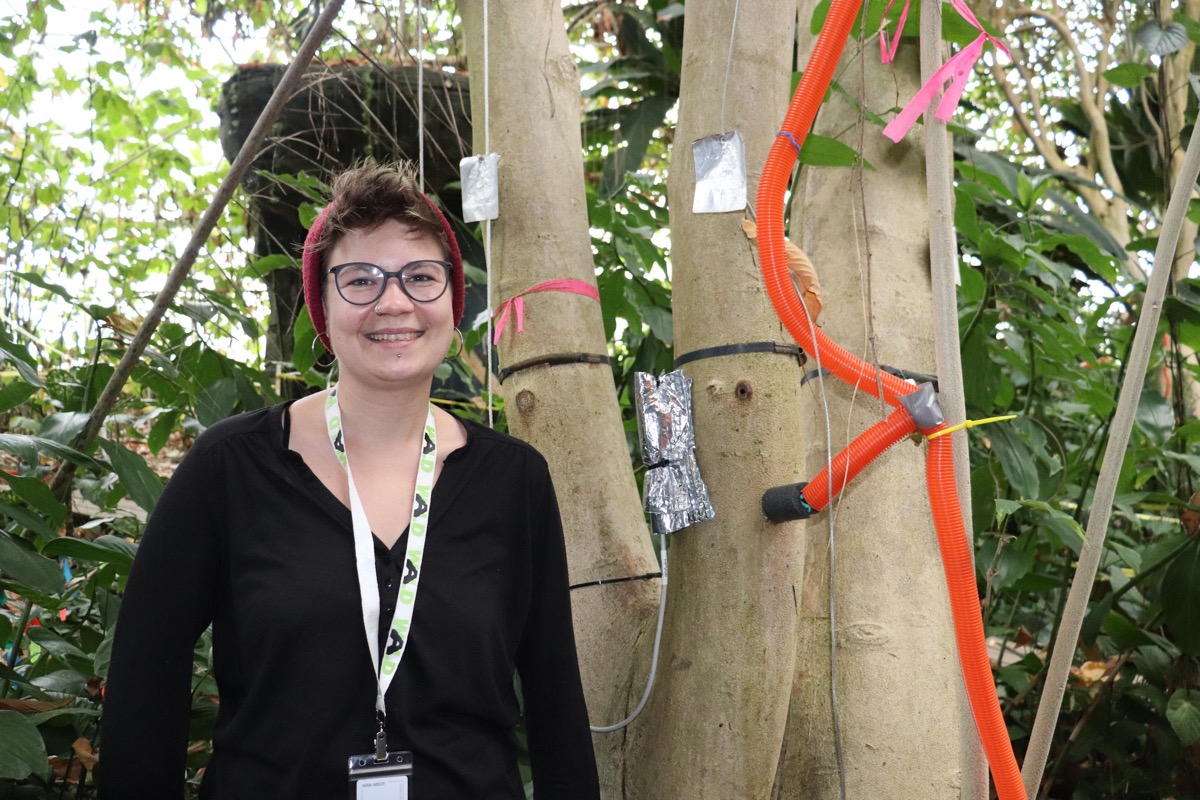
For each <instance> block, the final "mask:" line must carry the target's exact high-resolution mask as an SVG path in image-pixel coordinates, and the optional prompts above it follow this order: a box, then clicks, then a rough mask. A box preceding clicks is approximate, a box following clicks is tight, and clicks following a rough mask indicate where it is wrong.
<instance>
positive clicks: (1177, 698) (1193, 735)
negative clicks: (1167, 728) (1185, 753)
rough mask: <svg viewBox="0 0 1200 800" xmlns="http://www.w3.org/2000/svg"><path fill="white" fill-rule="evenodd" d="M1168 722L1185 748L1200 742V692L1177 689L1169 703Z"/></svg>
mask: <svg viewBox="0 0 1200 800" xmlns="http://www.w3.org/2000/svg"><path fill="white" fill-rule="evenodd" d="M1167 721H1168V722H1170V723H1171V727H1172V728H1173V729H1174V730H1175V735H1176V736H1178V737H1179V743H1180V744H1181V745H1183V746H1184V747H1191V746H1192V745H1194V744H1195V743H1196V742H1200V691H1197V690H1195V689H1176V690H1175V692H1174V693H1173V694H1172V695H1171V699H1170V700H1169V701H1167Z"/></svg>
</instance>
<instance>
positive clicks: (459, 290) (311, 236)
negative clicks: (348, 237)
mask: <svg viewBox="0 0 1200 800" xmlns="http://www.w3.org/2000/svg"><path fill="white" fill-rule="evenodd" d="M421 199H422V200H424V201H425V204H426V205H428V206H429V207H430V208H431V209H432V210H433V213H434V214H435V215H436V216H437V218H438V221H439V222H441V223H442V231H443V232H444V233H445V234H446V245H447V246H448V247H449V249H450V291H451V293H452V294H451V300H452V302H453V306H454V326H455V327H458V326H459V324H461V323H462V318H463V301H464V296H465V292H466V288H465V285H464V282H463V265H462V252H461V251H459V249H458V240H457V239H455V238H454V231H452V230H451V229H450V223H449V222H447V221H446V216H445V215H444V214H443V213H442V212H441V209H439V208H438V207H437V205H435V204H434V202H433V201H432V200H430V199H429V198H428V197H426V196H425V195H423V194H422V195H421ZM333 205H334V204H333V203H332V202H331V203H330V204H329V205H327V206H325V208H323V209H322V210H321V213H320V214H318V215H317V218H316V219H315V220H313V224H312V227H311V228H309V229H308V236H306V237H305V238H304V256H303V275H304V304H305V305H306V306H308V316H309V318H310V319H312V324H313V328H314V329H316V331H317V338H319V339H320V340H321V344H323V345H324V346H325V349H326V350H327V351H329V352H330V353H332V352H333V345H332V344H330V342H329V332H328V330H326V326H325V303H324V301H323V300H322V298H321V257H320V255H318V254H317V252H316V251H315V250H314V247H315V246H316V244H317V242H318V241H319V240H320V238H321V231H322V229H324V227H325V220H326V219H327V218H328V217H329V211H330V209H332V208H333Z"/></svg>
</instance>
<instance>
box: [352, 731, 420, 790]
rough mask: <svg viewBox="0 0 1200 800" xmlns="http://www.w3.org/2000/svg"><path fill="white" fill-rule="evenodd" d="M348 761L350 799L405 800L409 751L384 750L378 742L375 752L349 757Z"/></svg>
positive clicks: (408, 770)
mask: <svg viewBox="0 0 1200 800" xmlns="http://www.w3.org/2000/svg"><path fill="white" fill-rule="evenodd" d="M380 756H382V758H380ZM349 762H350V763H349V780H350V794H349V798H350V800H408V778H409V776H410V775H412V771H413V756H412V753H411V752H409V751H408V750H387V749H386V745H384V744H381V743H379V742H377V743H376V752H374V753H364V754H363V755H360V756H350V759H349Z"/></svg>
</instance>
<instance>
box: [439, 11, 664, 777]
mask: <svg viewBox="0 0 1200 800" xmlns="http://www.w3.org/2000/svg"><path fill="white" fill-rule="evenodd" d="M460 9H461V10H462V13H463V22H464V28H465V31H466V38H467V49H468V56H469V60H470V64H471V65H472V67H473V69H472V76H471V80H472V93H471V99H472V114H473V121H474V139H475V152H476V153H483V152H485V127H486V126H489V125H490V132H491V148H492V150H493V151H495V152H497V153H499V154H500V175H499V178H500V184H499V185H500V203H501V207H500V218H499V219H498V220H496V221H495V222H494V223H493V239H492V253H491V263H492V272H493V278H492V280H493V283H494V289H493V295H492V296H493V298H494V301H495V303H497V304H500V303H502V302H503V301H505V300H507V299H508V298H510V297H512V296H514V295H516V294H517V293H519V292H523V291H525V290H527V289H529V288H531V287H533V286H535V285H536V284H538V283H541V282H543V281H547V280H553V279H562V278H566V279H575V280H580V281H586V282H588V283H591V284H592V285H595V271H594V267H593V264H592V250H591V240H590V237H589V233H588V219H587V206H586V203H585V197H584V180H583V164H582V161H581V159H580V156H579V154H580V152H581V149H582V144H581V140H580V130H579V125H580V110H579V78H578V75H577V73H576V69H575V60H574V58H573V57H572V56H571V54H570V53H569V52H568V49H567V37H566V29H565V27H564V21H563V16H562V9H561V6H560V4H559V3H557V2H555V0H505V1H504V2H493V3H491V4H490V5H489V18H488V20H487V24H488V41H489V50H490V53H489V54H488V55H489V63H490V75H488V87H489V89H488V90H489V92H490V94H491V102H490V103H489V108H490V116H491V118H490V120H487V119H485V115H484V89H483V79H484V73H483V64H484V50H483V24H484V19H483V4H482V3H481V2H479V0H472V1H471V2H466V3H463V4H461V5H460ZM607 352H608V349H607V342H606V340H605V337H604V326H603V322H602V319H601V315H600V307H599V305H598V304H597V303H596V301H595V300H592V299H590V298H587V297H584V296H581V295H578V294H571V293H564V292H543V293H537V294H532V295H530V296H528V297H527V298H525V332H524V333H518V332H517V326H516V323H515V322H512V323H510V324H509V325H508V327H506V328H505V330H504V335H503V338H502V339H501V342H500V365H501V367H502V368H503V367H508V366H512V365H516V364H523V363H529V362H531V361H537V360H538V359H542V358H546V357H552V356H556V355H563V354H575V353H586V354H595V355H601V356H604V355H607ZM502 391H503V395H504V400H505V409H506V411H507V418H508V426H509V430H510V431H512V433H513V434H515V435H516V436H519V437H521V438H522V439H525V440H527V441H529V442H530V443H532V444H533V445H534V446H535V447H537V448H538V449H539V450H540V451H541V452H542V453H543V454H544V455H545V456H546V459H547V460H548V461H549V462H550V471H551V473H552V475H553V477H554V483H555V487H556V488H557V490H558V496H559V500H560V505H561V507H562V515H563V524H564V528H565V530H566V537H567V550H568V557H569V561H570V572H571V582H572V584H575V583H583V582H586V581H593V580H597V579H613V578H625V577H629V576H635V575H643V574H646V573H652V572H655V571H656V570H657V568H658V567H657V562H656V561H655V557H654V552H653V549H652V547H651V545H650V537H649V536H648V534H647V527H646V524H645V519H644V516H643V514H642V510H641V501H640V499H639V497H638V493H637V488H636V484H635V483H634V479H633V472H632V469H631V466H630V460H629V452H628V449H627V447H626V441H625V431H624V427H623V425H622V422H621V418H620V412H619V406H618V403H617V396H616V389H615V386H614V384H613V375H612V370H611V369H610V368H609V367H608V365H607V364H603V363H602V364H587V363H573V364H558V365H554V366H547V365H544V364H543V365H539V366H532V367H529V368H526V369H521V370H519V371H517V372H515V373H514V374H512V375H511V376H509V377H508V378H507V380H505V382H504V384H503V386H502ZM658 589H659V581H658V580H657V579H654V580H637V581H628V582H624V583H617V584H610V585H604V586H589V587H581V588H579V589H576V590H575V591H574V593H573V598H572V600H573V603H572V607H573V611H574V616H575V640H576V643H577V646H578V648H579V657H580V667H581V670H582V673H583V683H584V690H585V692H586V694H587V701H588V709H589V712H590V714H591V718H592V722H593V724H597V725H607V724H611V723H614V722H617V721H619V720H621V719H622V718H624V717H625V716H626V714H627V713H628V712H629V711H630V710H631V707H632V705H633V704H634V703H636V701H637V699H638V698H639V697H640V696H641V692H642V689H643V686H644V684H645V679H646V669H647V668H648V655H649V651H650V645H651V642H652V639H653V633H654V625H653V623H654V618H655V614H656V612H657V607H658ZM625 741H626V733H625V732H617V733H607V734H598V735H597V736H596V739H595V742H596V753H597V760H598V762H599V766H600V772H601V782H602V784H603V788H604V793H605V796H610V797H616V796H619V795H620V792H621V788H620V787H621V785H622V783H623V781H624V775H623V769H624V766H623V765H624V758H623V748H624V747H625Z"/></svg>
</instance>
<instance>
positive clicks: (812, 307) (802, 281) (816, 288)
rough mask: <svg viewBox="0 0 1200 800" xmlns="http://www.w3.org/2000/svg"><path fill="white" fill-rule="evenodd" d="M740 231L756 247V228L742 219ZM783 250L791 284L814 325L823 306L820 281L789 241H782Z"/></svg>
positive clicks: (815, 271) (802, 253)
mask: <svg viewBox="0 0 1200 800" xmlns="http://www.w3.org/2000/svg"><path fill="white" fill-rule="evenodd" d="M742 231H743V232H745V234H746V238H747V239H749V240H750V241H752V242H754V245H755V247H757V246H758V226H757V225H755V224H754V223H753V222H751V221H750V220H748V219H744V220H742ZM783 249H784V252H785V253H786V254H787V262H788V271H790V272H791V273H792V283H793V284H794V285H795V286H796V293H797V294H798V295H800V299H801V300H802V301H804V307H805V308H806V309H808V316H809V317H810V318H811V319H812V321H813V324H814V325H815V324H816V323H817V319H818V318H819V317H820V316H821V311H822V309H824V305H823V304H822V303H821V281H820V279H819V278H818V277H817V270H816V268H815V267H813V263H812V261H810V260H809V258H808V256H807V255H806V254H805V252H804V251H803V250H801V249H800V248H799V247H797V246H796V245H795V244H793V243H792V242H791V240H790V239H784V240H783Z"/></svg>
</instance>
